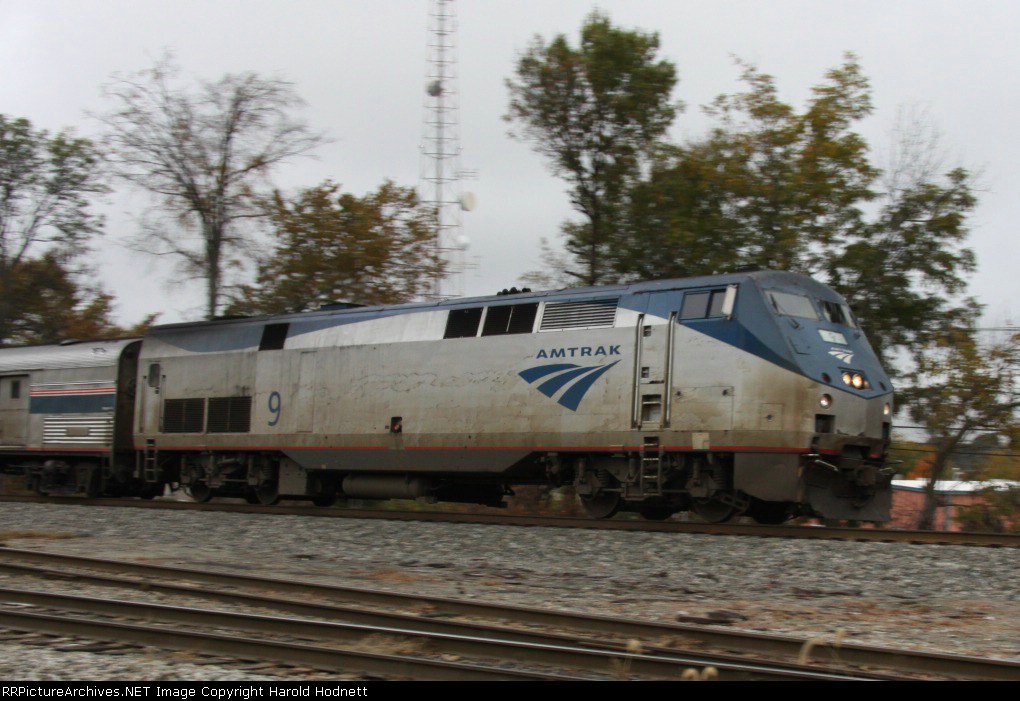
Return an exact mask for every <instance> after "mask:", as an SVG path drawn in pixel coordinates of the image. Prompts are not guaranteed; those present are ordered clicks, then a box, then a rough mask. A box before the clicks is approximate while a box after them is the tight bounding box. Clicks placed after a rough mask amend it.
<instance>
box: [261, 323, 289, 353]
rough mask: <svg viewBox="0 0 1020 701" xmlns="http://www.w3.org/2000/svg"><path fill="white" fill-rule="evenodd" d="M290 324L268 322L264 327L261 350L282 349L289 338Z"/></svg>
mask: <svg viewBox="0 0 1020 701" xmlns="http://www.w3.org/2000/svg"><path fill="white" fill-rule="evenodd" d="M289 326H290V324H266V325H265V326H263V327H262V340H261V341H260V342H259V350H260V351H264V350H282V349H283V344H284V342H286V340H287V329H288V327H289Z"/></svg>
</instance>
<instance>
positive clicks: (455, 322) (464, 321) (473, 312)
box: [443, 307, 482, 338]
mask: <svg viewBox="0 0 1020 701" xmlns="http://www.w3.org/2000/svg"><path fill="white" fill-rule="evenodd" d="M481 321H482V308H481V307H472V308H471V309H451V310H450V315H449V316H448V317H446V333H444V334H443V338H470V337H473V336H477V335H478V325H479V324H480V323H481Z"/></svg>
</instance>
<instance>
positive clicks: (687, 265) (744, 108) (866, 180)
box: [611, 54, 976, 361]
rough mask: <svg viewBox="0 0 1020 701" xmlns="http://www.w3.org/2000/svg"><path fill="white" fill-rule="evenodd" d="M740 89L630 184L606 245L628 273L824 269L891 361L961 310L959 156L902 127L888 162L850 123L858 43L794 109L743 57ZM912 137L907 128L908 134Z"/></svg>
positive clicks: (966, 187)
mask: <svg viewBox="0 0 1020 701" xmlns="http://www.w3.org/2000/svg"><path fill="white" fill-rule="evenodd" d="M741 65H742V68H743V81H744V83H745V84H746V86H747V90H746V91H744V92H741V93H737V94H734V95H723V96H720V97H719V98H717V99H716V100H715V101H714V102H713V103H712V105H711V106H710V107H708V108H707V112H708V114H709V115H710V116H712V117H714V118H715V119H716V120H717V121H718V125H717V126H716V127H715V128H713V129H712V131H711V132H710V134H709V135H708V136H707V137H706V138H704V139H700V140H694V141H692V142H691V143H688V144H686V145H683V146H670V147H663V148H661V149H660V150H659V152H658V154H657V157H656V159H655V162H654V163H653V166H652V168H651V169H650V171H649V175H648V177H647V178H645V179H644V180H642V181H640V182H638V183H635V184H634V185H633V187H632V188H631V190H630V194H629V198H628V212H629V214H628V216H627V217H626V221H625V226H624V228H623V231H624V233H623V235H622V236H620V237H619V238H618V239H617V244H618V246H617V247H616V248H615V250H614V251H612V254H611V259H612V261H613V265H614V266H615V269H616V272H617V274H618V275H619V276H620V277H621V278H622V279H633V278H636V277H637V278H645V279H648V278H657V277H682V276H689V275H706V274H714V273H720V272H726V271H729V270H733V269H734V268H735V267H737V266H740V265H752V266H759V267H762V268H771V269H782V270H794V271H798V272H803V273H807V274H810V275H814V276H817V277H819V278H822V279H824V280H825V281H826V282H828V283H829V284H830V285H832V286H833V287H834V288H835V289H836V290H837V291H839V292H840V293H841V294H843V295H844V296H845V297H846V298H847V300H848V301H849V302H850V305H851V307H852V308H853V309H854V312H855V313H856V315H857V316H858V319H859V321H860V322H861V324H862V326H863V327H864V328H865V329H866V330H867V331H868V335H869V338H870V340H871V341H872V344H873V345H874V346H875V349H876V350H877V351H878V352H879V354H880V355H881V356H883V358H884V359H885V360H886V361H889V360H890V359H891V356H892V352H893V349H895V348H897V347H908V348H916V347H917V346H918V345H919V344H921V343H923V341H924V340H925V339H926V338H930V337H931V334H933V333H934V332H936V331H937V330H938V329H940V328H942V327H943V326H945V325H946V324H949V323H953V322H954V321H956V320H958V319H960V318H962V317H963V316H965V310H964V307H963V306H961V305H962V304H963V303H962V302H961V303H954V302H953V300H954V299H955V298H956V297H958V296H959V294H960V293H962V292H963V290H964V287H965V282H964V275H965V274H966V273H969V272H971V271H972V270H973V269H974V257H973V254H972V252H971V251H969V250H968V249H966V248H964V247H963V246H962V243H963V242H964V240H965V238H966V235H967V227H966V217H967V214H968V213H969V212H970V210H971V209H972V208H973V207H974V206H975V204H976V200H975V198H974V196H973V193H972V186H971V177H970V175H969V173H967V171H965V170H963V169H962V168H951V169H945V172H941V171H940V170H938V166H939V165H940V164H939V163H938V160H937V159H936V158H934V157H933V154H934V153H936V152H937V144H934V143H933V142H931V141H930V140H928V141H925V140H923V139H921V140H917V135H918V134H919V133H922V131H923V130H922V129H921V126H922V125H913V128H911V129H905V130H904V131H903V141H902V142H901V143H903V144H904V147H903V148H902V149H901V152H900V153H901V156H902V157H901V158H899V159H898V161H897V163H894V167H893V168H890V170H889V171H888V172H887V173H886V174H884V175H883V173H882V171H881V170H880V169H878V168H876V167H875V166H873V165H872V164H871V161H870V159H869V155H868V145H867V143H866V142H865V140H864V139H863V138H862V137H861V136H860V135H859V134H858V133H857V132H856V131H855V125H856V124H857V123H858V122H859V121H860V120H862V119H863V118H864V117H866V116H867V115H869V114H870V112H871V98H870V88H869V86H868V81H867V79H866V78H865V76H864V75H863V73H862V71H861V67H860V64H859V62H858V60H857V58H856V57H855V56H853V55H852V54H848V55H847V56H846V57H845V60H844V62H843V64H842V65H841V66H839V67H837V68H834V69H832V70H830V71H828V72H827V73H826V76H825V79H824V81H822V82H821V83H820V84H819V85H817V86H815V87H814V88H813V89H812V93H811V97H810V98H809V100H808V102H807V104H806V107H805V108H804V109H803V110H802V111H798V110H797V109H795V108H794V107H792V106H790V105H788V104H786V103H784V102H782V101H781V100H780V99H779V97H778V91H777V89H776V85H775V80H774V79H773V78H772V76H769V75H767V74H764V73H762V72H760V71H759V70H758V69H756V68H754V67H753V66H749V65H746V64H741ZM911 139H914V140H913V141H911Z"/></svg>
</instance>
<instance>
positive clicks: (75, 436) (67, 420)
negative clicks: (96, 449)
mask: <svg viewBox="0 0 1020 701" xmlns="http://www.w3.org/2000/svg"><path fill="white" fill-rule="evenodd" d="M112 442H113V417H112V416H96V417H63V416H47V417H45V418H44V419H43V443H49V444H56V445H92V446H103V447H106V446H109V445H110V444H111V443H112Z"/></svg>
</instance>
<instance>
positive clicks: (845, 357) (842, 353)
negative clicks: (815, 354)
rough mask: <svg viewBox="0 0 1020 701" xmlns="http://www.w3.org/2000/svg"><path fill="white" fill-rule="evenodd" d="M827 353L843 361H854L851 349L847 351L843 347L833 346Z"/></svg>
mask: <svg viewBox="0 0 1020 701" xmlns="http://www.w3.org/2000/svg"><path fill="white" fill-rule="evenodd" d="M829 355H831V356H833V357H834V358H838V359H839V360H841V361H843V362H844V363H852V362H854V354H853V351H849V350H847V349H845V348H833V349H832V350H830V351H829Z"/></svg>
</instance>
